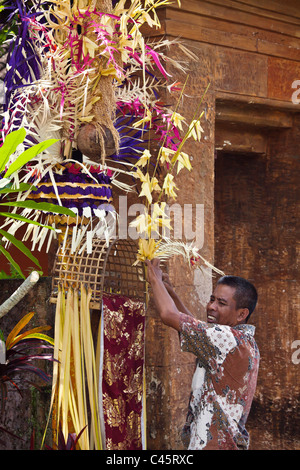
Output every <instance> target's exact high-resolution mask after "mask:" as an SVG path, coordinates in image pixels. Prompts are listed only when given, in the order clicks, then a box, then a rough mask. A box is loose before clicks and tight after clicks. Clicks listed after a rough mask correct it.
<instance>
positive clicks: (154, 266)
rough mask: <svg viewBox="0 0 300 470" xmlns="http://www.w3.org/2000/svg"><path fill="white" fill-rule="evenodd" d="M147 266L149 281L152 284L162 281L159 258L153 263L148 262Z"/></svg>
mask: <svg viewBox="0 0 300 470" xmlns="http://www.w3.org/2000/svg"><path fill="white" fill-rule="evenodd" d="M146 264H147V267H148V269H147V281H148V282H149V283H150V284H153V283H154V282H155V281H162V277H163V272H162V270H161V269H160V261H159V259H158V258H155V259H153V260H152V261H149V260H148V259H147V260H146Z"/></svg>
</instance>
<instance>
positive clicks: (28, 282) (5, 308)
mask: <svg viewBox="0 0 300 470" xmlns="http://www.w3.org/2000/svg"><path fill="white" fill-rule="evenodd" d="M39 278H40V275H39V273H38V272H37V271H33V272H32V273H31V274H30V275H29V276H28V277H27V278H26V279H25V281H24V282H23V283H22V284H21V285H20V287H18V289H17V290H16V291H15V292H14V293H13V294H12V295H11V296H10V297H9V298H8V299H7V300H6V301H5V302H4V303H3V304H2V305H1V306H0V318H2V317H4V315H6V314H7V313H8V312H9V311H10V310H11V309H12V308H13V307H14V306H15V305H17V303H19V302H20V300H21V299H23V297H25V295H26V294H27V293H28V292H29V291H30V289H32V287H33V286H34V285H35V284H36V283H37V281H38V280H39Z"/></svg>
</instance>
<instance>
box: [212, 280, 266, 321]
mask: <svg viewBox="0 0 300 470" xmlns="http://www.w3.org/2000/svg"><path fill="white" fill-rule="evenodd" d="M217 284H225V285H226V286H230V287H233V288H234V289H235V293H234V296H233V298H234V300H235V301H236V308H237V309H239V308H247V309H248V310H249V315H248V316H247V318H246V323H247V321H248V320H249V318H250V315H251V313H252V312H253V311H254V309H255V307H256V304H257V291H256V289H255V287H254V285H253V284H251V282H249V281H247V280H246V279H244V278H243V277H239V276H223V277H221V278H220V279H219V280H218V282H217Z"/></svg>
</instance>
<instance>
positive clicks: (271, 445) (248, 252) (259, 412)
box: [214, 116, 300, 450]
mask: <svg viewBox="0 0 300 470" xmlns="http://www.w3.org/2000/svg"><path fill="white" fill-rule="evenodd" d="M238 127H239V126H236V127H235V128H234V134H235V135H238V133H239V134H240V138H239V140H240V141H242V139H243V133H242V131H241V129H238ZM252 130H253V129H252ZM239 131H240V132H239ZM248 131H249V128H248V130H247V132H248ZM253 132H254V130H253ZM255 133H256V135H260V136H262V137H263V138H264V142H265V145H264V149H263V150H264V151H259V152H247V151H243V152H241V151H234V149H232V150H231V151H228V150H227V149H226V148H224V149H220V150H218V149H217V148H218V147H220V146H219V145H218V146H217V145H216V154H215V189H214V191H215V194H214V196H215V203H214V209H215V258H214V263H215V266H217V267H218V268H219V269H221V270H223V271H224V272H225V273H226V274H235V275H239V276H242V277H245V278H247V279H249V280H250V281H251V282H253V283H254V284H255V286H256V287H257V290H258V295H259V302H258V306H257V309H256V312H255V313H254V314H253V318H252V319H251V323H252V324H254V325H255V327H256V340H257V343H258V346H259V349H260V353H261V365H260V372H259V378H258V386H257V391H256V395H255V399H254V402H253V405H252V409H251V412H250V416H249V421H248V430H249V431H250V436H251V447H250V448H251V449H255V450H263V449H267V450H271V449H274V450H279V449H285V450H294V449H299V448H300V435H299V429H300V414H299V409H300V407H299V404H300V389H299V380H298V379H297V377H299V370H300V369H299V367H300V360H297V358H299V357H300V353H299V352H298V355H297V345H298V340H299V339H300V316H299V304H300V294H299V292H300V289H299V287H300V282H299V281H300V279H299V260H300V256H299V254H300V252H299V249H300V245H299V233H300V230H299V229H300V225H299V213H300V211H299V209H300V207H299V206H300V189H299V169H300V158H299V149H298V145H299V137H300V119H299V117H298V116H294V117H292V123H291V126H290V127H289V128H286V129H279V128H277V129H275V128H273V129H270V128H269V129H262V128H261V129H259V133H258V130H257V128H256V129H255ZM223 135H224V134H223ZM227 135H228V136H229V133H227ZM253 135H254V134H253ZM219 136H220V132H219V130H218V124H217V126H216V140H217V141H218V139H219ZM230 137H232V134H231V136H229V137H228V145H226V147H227V148H228V147H230V142H231V143H233V139H232V140H231V138H230ZM222 142H224V140H223V139H222ZM238 150H240V149H238ZM297 214H298V215H297ZM295 348H296V349H295ZM298 349H299V347H298Z"/></svg>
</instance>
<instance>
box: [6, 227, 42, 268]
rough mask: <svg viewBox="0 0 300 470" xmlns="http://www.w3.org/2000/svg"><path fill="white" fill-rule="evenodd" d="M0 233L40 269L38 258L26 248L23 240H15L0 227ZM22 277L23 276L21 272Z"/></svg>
mask: <svg viewBox="0 0 300 470" xmlns="http://www.w3.org/2000/svg"><path fill="white" fill-rule="evenodd" d="M0 234H1V235H2V237H5V238H6V239H7V240H9V241H10V242H11V243H12V244H13V245H14V246H15V247H16V248H18V250H20V251H21V252H22V253H24V255H25V256H27V258H29V259H30V260H31V261H33V262H34V263H35V264H36V265H37V266H38V267H39V268H40V269H42V268H41V265H40V263H39V261H38V259H37V258H36V257H35V256H33V254H32V253H31V251H30V250H29V249H28V248H27V246H25V245H24V243H23V242H21V241H20V240H17V239H16V238H15V237H14V236H13V235H11V234H10V233H8V232H6V231H5V230H1V229H0ZM2 248H3V247H2ZM12 264H13V263H12ZM17 266H18V265H17ZM22 277H24V275H23V274H22Z"/></svg>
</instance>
